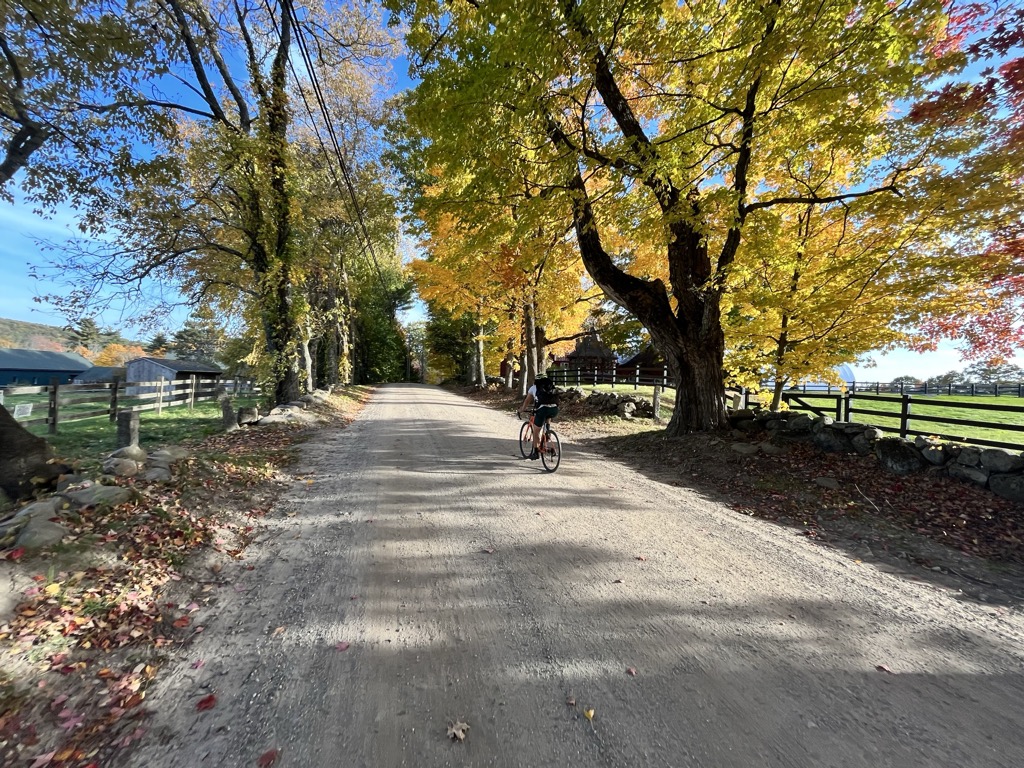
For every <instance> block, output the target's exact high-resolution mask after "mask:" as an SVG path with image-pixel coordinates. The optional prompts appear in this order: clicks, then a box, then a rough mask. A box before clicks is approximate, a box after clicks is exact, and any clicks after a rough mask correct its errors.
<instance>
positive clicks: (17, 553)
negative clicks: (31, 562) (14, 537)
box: [7, 547, 25, 562]
mask: <svg viewBox="0 0 1024 768" xmlns="http://www.w3.org/2000/svg"><path fill="white" fill-rule="evenodd" d="M24 556H25V548H24V547H15V548H14V549H12V550H11V551H10V552H8V553H7V559H8V560H13V561H14V562H18V561H19V560H21V558H22V557H24Z"/></svg>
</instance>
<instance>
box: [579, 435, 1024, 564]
mask: <svg viewBox="0 0 1024 768" xmlns="http://www.w3.org/2000/svg"><path fill="white" fill-rule="evenodd" d="M593 447H601V448H603V449H604V450H605V451H607V452H608V453H610V454H614V455H615V456H616V457H618V458H620V459H622V460H625V461H627V462H629V463H631V464H633V465H635V466H636V467H637V468H638V469H640V470H641V471H646V472H648V473H652V474H655V475H657V476H658V477H659V479H663V480H667V481H668V482H671V483H672V484H673V485H678V486H684V487H691V488H693V489H695V490H697V491H699V492H702V493H706V494H707V495H709V496H712V497H714V498H717V499H720V500H721V501H723V502H724V503H726V504H727V505H729V506H730V507H731V508H732V509H734V510H736V511H737V512H740V513H742V514H747V515H751V516H754V517H759V518H762V519H765V520H772V521H775V522H780V523H784V524H787V525H792V526H796V527H798V528H800V529H801V531H802V532H803V533H804V534H805V535H807V536H810V537H812V538H818V537H820V536H822V534H823V532H824V531H825V530H826V529H829V528H830V527H833V524H835V523H844V522H849V521H859V522H863V523H868V524H881V525H884V526H886V527H887V528H889V529H899V530H903V531H908V532H911V533H913V534H916V535H922V536H925V537H927V538H929V539H932V540H933V541H935V542H938V543H940V544H942V545H944V546H947V547H953V548H955V549H957V550H959V551H961V552H964V553H967V554H970V555H977V556H981V557H984V558H988V559H992V560H1001V561H1006V562H1017V563H1024V508H1022V507H1021V505H1020V504H1017V503H1015V502H1012V501H1009V500H1007V499H1003V498H1000V497H999V496H996V495H995V494H993V493H991V492H990V491H987V490H985V489H984V488H981V487H978V486H975V485H972V484H969V483H966V482H963V481H960V480H957V479H955V478H950V477H946V476H943V475H940V474H938V473H936V472H919V473H916V474H912V475H908V476H899V475H894V474H891V473H889V472H886V471H885V470H883V469H881V468H880V467H879V465H878V461H877V459H876V458H875V457H874V456H857V455H848V454H837V453H827V452H824V451H822V450H820V449H819V448H817V447H816V446H814V445H812V444H806V443H795V444H792V445H789V446H787V447H786V449H785V452H784V453H782V454H781V455H777V456H766V455H764V454H757V455H754V456H739V455H738V454H736V453H734V452H733V451H732V450H731V441H730V440H728V439H725V438H721V437H715V436H709V435H688V436H685V437H679V438H666V437H665V436H664V435H663V434H662V433H661V432H645V433H641V434H634V435H627V436H618V437H604V438H600V439H597V440H596V441H594V445H593Z"/></svg>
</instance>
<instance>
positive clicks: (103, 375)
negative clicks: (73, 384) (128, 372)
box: [75, 365, 125, 384]
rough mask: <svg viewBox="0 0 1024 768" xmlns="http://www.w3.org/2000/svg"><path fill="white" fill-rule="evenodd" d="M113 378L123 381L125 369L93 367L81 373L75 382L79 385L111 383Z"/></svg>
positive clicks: (106, 366)
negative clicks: (116, 377)
mask: <svg viewBox="0 0 1024 768" xmlns="http://www.w3.org/2000/svg"><path fill="white" fill-rule="evenodd" d="M115 376H118V377H120V378H121V380H122V381H123V380H124V377H125V369H124V368H123V367H118V366H115V365H94V366H93V367H92V368H90V369H89V370H87V371H85V372H84V373H82V375H81V376H79V377H77V378H76V379H75V381H77V382H78V383H79V384H91V383H97V384H98V383H103V382H109V381H113V380H114V377H115Z"/></svg>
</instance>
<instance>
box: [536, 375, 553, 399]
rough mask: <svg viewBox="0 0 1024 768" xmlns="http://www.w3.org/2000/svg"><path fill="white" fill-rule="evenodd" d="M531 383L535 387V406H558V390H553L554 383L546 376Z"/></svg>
mask: <svg viewBox="0 0 1024 768" xmlns="http://www.w3.org/2000/svg"><path fill="white" fill-rule="evenodd" d="M533 383H534V384H536V385H537V405H558V390H556V389H555V382H553V381H552V380H551V379H549V378H548V377H547V376H540V377H539V378H538V379H537V380H536V381H535V382H533Z"/></svg>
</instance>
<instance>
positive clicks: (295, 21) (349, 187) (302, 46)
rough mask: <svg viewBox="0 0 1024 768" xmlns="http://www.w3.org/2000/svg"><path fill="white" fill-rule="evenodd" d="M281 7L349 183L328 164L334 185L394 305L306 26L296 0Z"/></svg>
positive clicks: (308, 110)
mask: <svg viewBox="0 0 1024 768" xmlns="http://www.w3.org/2000/svg"><path fill="white" fill-rule="evenodd" d="M281 7H282V9H283V10H284V12H285V13H287V14H288V15H289V17H290V18H291V21H292V26H293V27H294V29H295V43H296V47H297V48H298V49H299V53H300V54H301V56H302V62H303V65H304V66H305V68H306V72H307V74H308V75H309V82H310V85H311V86H312V90H313V94H314V96H315V97H316V102H317V105H318V106H319V108H320V113H321V114H322V115H323V118H324V123H325V126H326V129H327V135H328V137H329V138H330V140H331V145H332V148H333V150H334V153H333V154H334V155H335V157H336V158H337V160H338V167H339V168H340V169H341V175H342V178H343V179H344V181H345V189H342V185H341V182H340V181H339V180H338V176H337V174H336V173H335V170H334V166H333V164H332V163H330V162H328V165H327V167H328V168H329V170H330V173H331V178H332V179H333V180H334V184H335V186H336V187H337V188H338V191H339V192H342V193H343V194H344V193H345V192H346V191H347V193H348V196H349V198H350V199H351V201H352V212H353V214H354V216H355V219H356V221H357V222H358V224H359V230H360V231H361V232H362V235H363V238H364V241H365V245H364V247H363V250H364V251H366V252H368V253H369V254H370V258H371V260H372V261H373V266H374V268H375V269H376V271H377V277H378V279H379V280H380V285H381V290H383V291H384V295H385V297H388V298H389V300H390V301H391V303H394V300H393V297H391V292H390V291H389V290H388V287H387V284H386V282H385V281H384V272H383V271H382V270H381V267H380V262H379V260H378V259H377V252H376V250H375V249H374V247H373V240H372V239H371V238H370V232H369V229H368V228H367V226H366V220H365V218H364V217H363V211H362V207H361V206H360V204H359V196H358V194H357V193H356V188H355V183H354V182H353V181H352V174H351V172H350V170H349V167H348V163H347V162H346V161H345V155H344V152H342V149H341V142H340V141H339V140H338V135H337V133H336V132H335V130H334V123H333V121H332V120H331V114H330V109H329V108H328V106H327V100H326V98H324V94H323V89H322V88H321V87H320V80H319V78H318V77H317V74H316V69H315V68H314V66H313V58H312V56H310V53H309V48H308V46H307V45H306V39H305V34H304V32H303V30H302V24H301V22H300V21H299V16H298V13H297V12H296V10H295V5H294V4H293V3H292V0H281ZM268 10H269V8H268ZM271 18H273V11H271ZM288 64H289V66H290V67H291V69H292V74H293V75H295V79H296V80H298V79H299V78H298V74H297V73H296V72H295V65H294V64H293V63H292V60H291V56H289V57H288ZM299 94H300V96H301V97H302V103H303V105H304V106H305V108H306V113H307V114H308V115H309V119H310V123H311V124H312V126H313V134H314V135H315V136H316V138H317V141H318V142H319V144H320V148H321V149H322V150H323V152H324V154H325V155H327V156H329V155H330V154H331V153H330V152H329V151H328V149H327V146H326V145H325V144H324V140H323V137H321V135H320V130H319V128H317V125H316V119H315V118H314V117H313V110H312V109H311V108H310V106H309V102H308V101H307V100H306V94H305V92H304V91H303V89H302V87H301V86H300V87H299Z"/></svg>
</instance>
